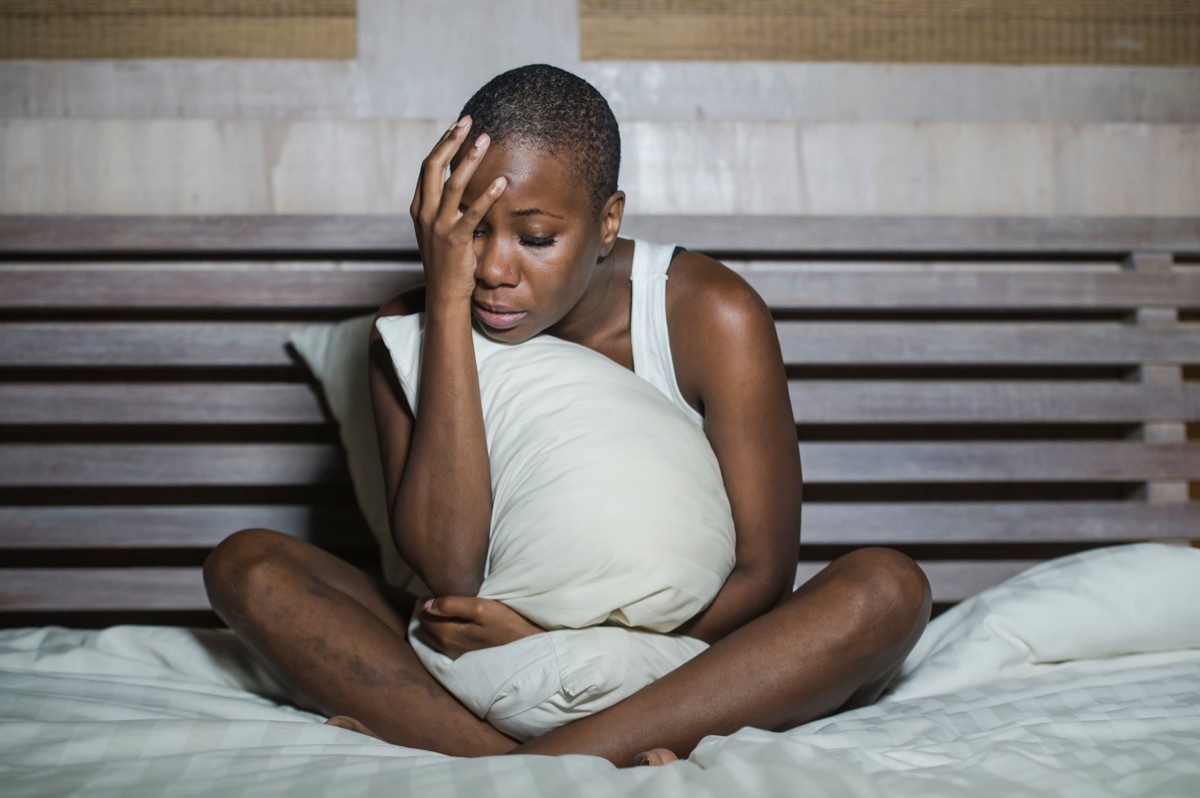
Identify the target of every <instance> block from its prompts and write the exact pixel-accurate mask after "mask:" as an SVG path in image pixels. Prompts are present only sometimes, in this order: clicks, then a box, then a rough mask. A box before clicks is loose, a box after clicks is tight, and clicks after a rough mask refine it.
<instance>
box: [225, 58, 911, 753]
mask: <svg viewBox="0 0 1200 798" xmlns="http://www.w3.org/2000/svg"><path fill="white" fill-rule="evenodd" d="M619 160H620V142H619V134H618V132H617V126H616V122H615V120H614V119H613V116H612V113H611V111H610V110H609V108H608V105H607V103H606V102H605V101H604V99H603V97H601V96H600V95H599V94H598V93H597V92H596V91H595V89H594V88H592V87H591V86H590V85H588V84H587V83H586V82H584V81H582V80H580V79H579V78H577V77H575V76H573V75H570V74H569V73H566V72H563V71H562V70H558V69H555V68H553V67H547V66H541V65H539V66H531V67H522V68H520V69H516V70H512V71H510V72H507V73H505V74H503V75H501V76H499V77H497V78H495V79H493V80H492V81H491V82H489V83H488V85H487V86H485V87H484V88H483V89H481V90H480V91H479V92H478V93H477V94H476V95H475V96H474V97H473V98H472V99H471V100H470V101H469V102H468V104H467V106H466V107H465V108H464V113H463V115H462V117H461V118H460V120H459V121H458V122H457V123H456V124H455V125H454V126H453V127H451V129H450V130H448V131H446V133H445V134H443V136H442V138H441V140H440V141H439V142H438V143H437V145H436V146H435V147H434V148H433V150H432V152H431V153H430V154H429V156H428V157H427V158H426V160H425V162H424V164H423V165H422V170H421V176H420V178H419V180H418V184H417V188H416V193H415V195H414V198H413V203H412V209H411V210H412V217H413V222H414V225H415V227H416V232H417V239H418V242H419V246H420V249H421V256H422V262H423V264H424V269H425V276H426V284H425V286H424V287H423V289H421V290H419V291H417V292H413V293H409V294H405V295H401V296H399V297H396V298H394V299H392V300H390V301H389V302H387V303H386V304H385V305H384V306H383V307H382V308H381V310H380V315H381V316H391V315H397V314H407V313H413V312H418V311H423V312H424V313H425V339H424V352H423V366H422V379H421V387H420V401H419V405H420V407H421V408H422V412H421V414H420V416H419V417H417V418H414V417H413V415H412V413H411V412H410V411H409V409H408V406H407V403H406V402H405V400H404V397H403V394H402V392H401V390H400V388H399V386H398V384H397V381H396V378H395V376H394V373H393V372H392V369H391V365H390V362H389V359H388V357H387V353H386V351H384V350H383V347H382V345H381V342H380V341H379V339H378V335H376V337H375V338H374V339H373V343H372V347H373V348H372V365H371V381H372V398H373V401H374V406H375V414H376V421H377V425H378V428H379V430H380V446H381V454H382V460H383V466H384V477H385V484H386V486H387V491H388V501H389V507H390V510H391V521H392V528H393V535H394V538H395V542H396V545H397V547H398V549H399V551H400V554H401V555H402V556H403V557H404V558H405V559H406V560H407V561H408V562H409V563H410V564H411V565H412V566H413V567H414V569H415V570H416V571H417V573H418V574H419V575H420V576H421V577H422V578H423V580H424V581H425V583H426V584H427V585H428V586H429V587H430V589H431V590H432V592H433V594H434V595H435V596H437V597H438V598H436V599H435V600H433V601H431V602H427V603H426V604H425V605H424V606H423V607H422V608H420V609H418V610H415V611H416V612H417V613H418V614H419V615H418V617H419V621H420V624H421V628H422V630H423V632H424V635H425V638H426V639H427V640H430V641H432V644H433V645H434V646H435V647H437V648H439V649H441V650H442V651H443V652H444V653H446V654H447V655H449V656H452V657H453V656H457V655H459V654H461V653H462V652H465V651H470V650H474V649H478V648H483V647H487V646H494V645H501V644H504V643H507V642H511V641H513V640H516V639H518V638H521V637H524V636H527V635H531V634H536V633H538V632H539V631H541V630H540V629H538V628H537V627H536V626H534V625H533V624H531V623H530V622H529V621H527V620H526V619H524V618H522V617H521V616H520V615H518V614H517V613H516V612H514V611H512V610H510V609H509V608H507V607H506V606H504V605H503V604H500V603H497V602H491V601H487V600H484V599H478V598H475V597H474V596H475V595H476V592H477V591H478V588H479V586H480V583H481V581H482V579H483V573H484V563H485V559H486V555H487V544H488V529H489V523H490V517H491V494H490V480H489V464H488V454H487V448H486V443H485V438H484V430H483V420H482V411H481V407H480V399H479V384H478V375H477V370H476V363H475V355H474V350H473V348H472V341H471V330H472V326H473V325H475V326H477V327H478V329H479V330H481V331H482V332H483V333H484V334H486V335H488V336H489V337H491V338H493V339H495V340H498V341H503V342H509V343H517V342H521V341H524V340H527V339H529V338H531V337H533V336H535V335H540V334H543V333H545V334H552V335H555V336H558V337H560V338H563V339H566V340H569V341H573V342H575V343H578V344H581V345H583V346H586V347H589V348H591V349H593V350H595V351H597V352H599V353H601V354H603V355H605V356H607V357H608V358H610V359H611V360H613V361H615V362H616V363H618V364H620V365H622V366H625V367H626V368H630V369H635V370H636V371H637V372H638V373H639V374H643V373H647V374H648V373H649V372H651V371H657V373H658V384H659V387H660V388H662V390H663V391H664V393H666V394H667V395H668V398H671V399H672V400H673V401H675V402H676V403H677V404H680V405H681V407H684V409H685V410H686V411H688V412H691V413H692V414H695V415H696V416H697V418H698V419H701V420H702V423H703V428H704V432H705V434H706V435H707V436H708V439H709V441H710V443H711V444H712V447H713V450H714V452H715V453H716V456H717V460H718V462H719V463H720V466H721V473H722V476H723V481H724V483H725V487H726V490H727V492H728V495H729V501H730V506H731V508H732V512H733V519H734V524H735V528H736V535H737V542H736V565H735V566H734V570H733V572H732V573H731V575H730V576H729V578H728V579H727V581H726V582H725V584H724V586H723V587H722V588H721V590H720V592H719V593H718V594H717V596H716V598H715V599H714V600H713V601H712V603H711V604H710V605H709V606H708V607H707V608H706V609H705V610H703V611H702V612H701V613H700V614H698V615H697V616H695V617H694V618H693V619H692V620H691V621H689V622H688V623H687V624H686V626H685V627H683V628H681V629H680V630H678V631H680V632H682V633H684V634H687V635H689V636H691V637H694V638H697V639H699V640H702V641H705V642H707V643H709V644H711V647H710V648H708V649H707V650H706V651H704V652H702V653H701V654H699V655H698V656H696V657H695V658H694V659H692V660H690V661H689V662H687V663H686V664H684V665H682V666H681V667H679V668H678V669H677V670H675V671H673V672H671V673H669V674H667V675H666V676H664V677H663V678H661V679H660V680H659V681H657V682H655V683H653V684H651V685H650V686H648V687H646V688H645V689H643V690H641V691H639V692H637V693H636V694H634V695H633V696H631V697H629V698H627V699H626V700H624V701H622V702H620V703H618V704H617V705H615V706H613V707H611V708H609V709H607V710H604V711H602V712H600V713H598V714H596V715H593V716H590V717H587V718H584V719H582V720H579V721H576V722H574V723H571V724H569V725H567V726H564V727H562V728H560V729H557V730H555V731H553V732H551V733H549V734H546V735H545V736H542V737H539V738H537V739H534V740H531V741H529V742H527V743H525V744H523V745H521V746H519V747H518V746H517V744H516V743H515V742H514V741H513V740H511V739H509V738H508V737H506V736H505V735H503V734H501V733H500V732H499V731H497V730H496V729H495V728H493V727H491V726H490V725H488V724H487V723H486V722H484V721H482V720H480V719H479V718H477V717H476V716H475V715H473V714H471V713H470V712H468V711H467V710H466V709H465V708H464V707H463V706H462V705H461V704H459V703H458V702H457V701H456V700H455V699H454V698H453V697H452V696H451V695H450V694H449V693H447V692H446V690H445V689H444V688H442V686H441V685H440V684H438V682H436V681H435V680H434V679H433V678H432V677H431V676H430V675H429V674H428V672H426V671H425V669H424V668H423V667H422V666H421V664H420V662H419V661H418V660H417V658H416V656H415V655H414V653H413V649H412V647H411V646H410V645H409V643H408V642H407V640H406V638H405V629H406V625H407V622H408V620H409V618H410V617H411V614H412V612H414V603H413V602H414V600H413V599H412V597H408V596H404V595H402V594H401V593H400V592H399V591H397V590H395V589H393V588H389V587H388V586H385V585H383V584H381V583H379V582H377V581H376V580H373V579H372V578H370V577H368V576H367V575H366V574H363V573H361V572H359V571H357V570H356V569H354V568H352V567H350V566H349V565H347V564H345V563H342V562H340V561H338V560H337V559H336V558H334V557H332V556H331V555H329V554H327V553H325V552H322V551H320V550H318V549H316V548H314V547H312V546H309V545H307V544H305V543H302V542H300V541H297V540H294V539H292V538H290V537H287V536H285V535H281V534H279V533H274V532H269V531H266V530H244V531H242V532H239V533H237V534H236V535H234V536H232V537H231V538H229V539H228V540H226V541H225V542H223V543H222V544H221V545H220V546H219V547H218V548H217V549H216V550H214V552H213V555H212V556H211V557H210V559H209V561H208V562H207V563H206V565H205V581H206V585H207V586H208V590H209V595H210V597H211V600H212V603H213V607H214V609H215V610H216V611H217V612H218V614H219V615H220V616H221V617H222V618H223V619H224V620H225V621H226V623H228V624H229V626H230V627H231V628H232V629H233V630H234V631H235V632H236V633H237V634H238V635H239V637H240V638H241V639H242V640H243V641H245V642H246V644H247V645H248V646H249V647H250V648H251V649H253V650H254V651H255V652H256V653H257V654H258V655H259V656H260V657H261V658H262V659H263V661H264V662H265V663H266V664H267V666H268V667H269V668H270V669H271V670H272V671H273V672H274V674H275V675H276V676H277V677H278V678H279V679H280V681H281V682H282V683H283V684H284V685H285V686H286V687H287V688H288V689H289V690H290V691H291V693H292V695H293V696H294V697H295V699H296V700H297V701H298V702H300V703H302V704H304V705H306V706H309V707H312V708H313V709H315V710H317V711H319V712H322V713H325V714H327V715H330V716H341V718H340V719H338V720H335V721H334V722H336V723H339V724H342V725H346V726H349V727H351V728H356V729H359V730H362V731H368V732H369V733H372V734H375V735H377V736H379V737H381V738H382V739H385V740H388V741H390V742H393V743H396V744H401V745H406V746H411V747H416V748H425V749H429V750H436V751H441V752H444V753H448V754H455V755H463V756H480V755H488V754H500V753H508V752H516V753H539V754H557V753H585V754H594V755H598V756H603V757H606V758H608V759H609V760H610V761H612V762H614V763H615V764H618V765H630V764H636V763H642V762H648V763H654V764H657V763H661V762H665V761H669V760H670V759H673V758H674V755H675V753H679V754H684V755H686V754H687V753H688V752H690V751H691V750H692V748H693V747H694V746H695V745H696V743H697V742H698V741H699V740H700V739H701V738H702V737H703V736H705V735H708V734H727V733H730V732H732V731H735V730H736V729H738V728H740V727H742V726H757V727H760V728H766V729H786V728H791V727H793V726H795V725H798V724H800V723H803V722H805V721H807V720H811V719H813V718H815V717H819V716H821V715H825V714H829V713H831V712H835V711H837V710H839V709H842V708H845V707H848V706H853V705H857V704H862V703H866V702H870V701H873V700H874V699H875V698H876V697H878V695H879V694H880V693H881V692H882V691H883V689H884V688H885V687H886V685H887V683H888V681H889V680H890V679H891V678H892V677H893V676H894V674H895V673H896V671H897V670H898V668H899V666H900V663H901V662H902V660H903V659H904V657H905V655H906V654H907V653H908V651H909V650H910V649H911V648H912V646H913V645H914V644H915V642H916V640H917V638H918V637H919V636H920V633H921V631H922V630H923V628H924V625H925V623H926V621H927V620H928V617H929V608H930V598H929V588H928V584H927V582H926V580H925V578H924V576H923V574H922V573H921V572H920V570H919V569H918V568H917V567H916V565H915V564H914V563H912V561H911V560H909V559H908V558H906V557H904V556H903V555H900V554H898V553H895V552H891V551H886V550H879V549H868V550H862V551H858V552H855V553H852V554H849V555H846V556H845V557H842V558H840V559H839V560H837V561H835V562H834V563H832V564H831V565H830V566H829V567H827V568H826V569H825V570H824V571H822V572H821V573H820V574H819V575H818V576H816V577H815V578H813V579H812V580H810V581H809V582H808V583H806V584H805V585H803V586H802V587H801V588H800V589H799V590H797V591H795V592H792V589H791V588H792V579H793V575H794V571H795V564H796V560H797V554H798V550H797V547H798V545H799V529H800V501H801V498H800V497H801V473H800V462H799V454H798V451H797V447H796V438H795V427H794V424H793V419H792V411H791V404H790V401H789V397H788V391H787V381H786V376H785V373H784V368H783V363H782V357H781V354H780V350H779V344H778V341H777V338H776V334H775V327H774V323H773V321H772V319H771V316H770V313H769V312H768V310H767V308H766V307H765V305H764V304H763V302H762V301H761V299H760V298H759V297H758V296H757V295H756V294H755V293H754V291H753V290H752V289H750V288H749V287H748V286H747V285H746V284H745V283H744V282H743V281H742V280H741V279H740V278H739V277H737V276H736V275H735V274H734V273H732V272H731V271H730V270H728V269H727V268H725V267H724V266H722V265H721V264H719V263H717V262H715V261H713V260H711V259H709V258H707V257H704V256H701V255H698V254H694V253H689V252H678V253H677V254H676V255H675V256H674V257H673V258H669V259H667V261H665V262H664V263H663V264H662V267H661V268H662V270H664V271H665V273H664V274H662V275H660V278H661V279H658V280H641V281H633V280H631V270H632V265H633V252H634V244H633V242H630V241H628V240H625V239H621V238H619V237H618V233H619V231H620V225H621V219H622V215H623V213H624V208H625V195H624V194H623V193H622V192H621V191H619V190H617V172H618V169H619ZM448 167H449V168H451V173H450V177H449V178H448V179H446V178H445V174H446V170H447V168H448ZM668 278H669V279H668ZM635 291H644V292H646V293H645V295H644V296H642V297H640V298H639V304H640V305H641V306H643V307H645V306H647V303H649V305H648V306H649V307H650V308H651V310H650V320H651V321H650V322H646V323H648V324H651V323H652V322H653V319H655V318H657V319H659V320H660V321H661V322H662V325H661V326H662V329H661V330H660V333H661V334H660V335H657V336H655V335H654V334H652V333H650V332H649V331H648V330H646V329H643V328H642V327H640V326H639V325H642V324H643V321H642V319H641V317H640V315H635V314H633V313H632V308H633V306H634V303H635V300H634V293H635ZM655 303H657V305H656V304H655ZM351 719H353V720H351Z"/></svg>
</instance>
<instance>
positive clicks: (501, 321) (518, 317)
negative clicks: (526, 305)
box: [471, 300, 527, 330]
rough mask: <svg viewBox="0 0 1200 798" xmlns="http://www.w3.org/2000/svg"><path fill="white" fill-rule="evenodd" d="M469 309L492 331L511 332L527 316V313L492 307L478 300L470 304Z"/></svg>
mask: <svg viewBox="0 0 1200 798" xmlns="http://www.w3.org/2000/svg"><path fill="white" fill-rule="evenodd" d="M471 309H472V310H473V311H474V312H475V318H477V319H479V321H481V322H483V323H484V324H485V325H487V326H488V327H490V328H492V329H493V330H511V329H512V328H513V327H516V326H517V325H518V324H520V323H521V321H522V320H523V319H524V318H525V316H526V315H527V311H524V310H509V309H507V308H498V307H493V306H491V305H485V304H484V303H482V302H479V301H478V300H475V301H473V302H472V303H471Z"/></svg>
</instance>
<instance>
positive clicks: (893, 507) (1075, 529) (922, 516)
mask: <svg viewBox="0 0 1200 798" xmlns="http://www.w3.org/2000/svg"><path fill="white" fill-rule="evenodd" d="M1193 538H1200V503H1191V504H1143V503H1140V502H1005V503H979V502H960V503H949V504H938V503H925V502H912V503H856V504H834V503H828V504H826V503H821V502H810V503H808V504H806V505H805V506H804V526H803V532H802V534H801V542H802V543H805V544H812V545H840V546H889V545H896V544H944V543H949V544H954V543H995V542H1005V543H1084V542H1100V541H1127V540H1164V539H1182V540H1191V539H1193Z"/></svg>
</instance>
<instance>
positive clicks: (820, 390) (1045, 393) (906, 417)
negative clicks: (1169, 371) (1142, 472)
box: [789, 380, 1200, 424]
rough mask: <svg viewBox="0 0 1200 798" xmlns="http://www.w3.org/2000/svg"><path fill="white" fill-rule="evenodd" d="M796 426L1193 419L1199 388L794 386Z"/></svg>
mask: <svg viewBox="0 0 1200 798" xmlns="http://www.w3.org/2000/svg"><path fill="white" fill-rule="evenodd" d="M789 388H790V390H791V395H792V411H793V413H794V415H795V417H796V421H797V423H801V424H845V423H879V424H896V423H925V424H939V423H941V424H966V423H980V422H983V423H1016V422H1038V423H1043V422H1053V423H1097V422H1125V423H1129V422H1136V421H1168V420H1183V419H1200V384H1197V385H1189V384H1186V383H1182V384H1178V385H1165V386H1154V385H1141V384H1136V383H1115V382H1068V381H1062V382H1052V381H1032V380H1030V381H1013V382H1000V381H971V382H949V381H941V380H938V381H928V382H900V381H890V380H836V381H821V380H795V381H792V382H791V383H789Z"/></svg>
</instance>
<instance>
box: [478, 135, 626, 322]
mask: <svg viewBox="0 0 1200 798" xmlns="http://www.w3.org/2000/svg"><path fill="white" fill-rule="evenodd" d="M501 175H503V176H504V177H505V178H507V180H508V185H507V186H506V187H505V189H504V193H503V194H501V195H500V198H499V199H498V200H497V201H496V203H495V204H494V205H492V207H491V208H490V209H489V210H488V213H487V215H486V216H485V217H484V219H483V221H482V222H481V223H480V225H479V227H478V228H476V230H475V242H474V248H475V259H476V264H477V265H476V268H475V293H474V296H473V298H472V311H473V313H474V316H475V319H476V321H477V322H478V324H479V328H480V329H481V330H482V331H483V332H484V333H485V334H487V335H488V336H489V337H490V338H493V339H495V340H498V341H505V342H509V343H516V342H519V341H525V340H528V339H529V338H532V337H533V336H535V335H537V334H538V333H541V332H546V331H549V332H552V333H553V332H555V331H556V330H561V329H563V328H564V327H565V328H574V327H578V326H580V325H579V321H581V319H579V318H577V317H579V316H580V315H581V314H582V312H583V311H581V310H580V306H581V303H582V304H584V305H587V304H589V303H586V302H583V300H584V298H585V297H586V296H589V289H593V276H594V275H595V273H596V270H597V261H598V260H599V259H600V258H601V256H602V255H604V254H605V253H606V252H607V250H608V248H610V247H611V246H612V242H611V240H606V237H605V234H604V233H605V226H604V224H603V223H602V221H601V220H598V219H596V218H595V216H594V214H593V212H592V207H591V197H590V195H589V192H588V190H587V188H588V187H587V186H585V185H583V184H582V182H581V181H580V180H579V179H578V177H577V175H576V173H575V172H574V170H572V169H571V168H570V166H569V164H568V163H567V161H566V160H565V159H563V158H560V157H557V156H555V155H551V154H548V153H546V152H542V151H539V150H537V149H534V148H531V147H523V146H515V147H506V146H493V147H492V148H491V149H489V150H488V152H487V153H486V154H485V155H484V157H483V160H482V161H481V162H480V164H479V168H478V169H477V170H476V172H475V174H474V175H473V176H472V178H471V182H470V183H468V184H467V187H466V190H465V191H464V192H463V199H462V201H463V208H464V209H465V208H466V207H467V206H468V205H470V204H471V203H472V202H474V201H475V200H476V199H477V198H478V197H479V196H480V195H481V194H482V193H483V191H485V190H486V189H487V187H488V186H489V185H491V183H492V181H493V180H495V179H496V178H497V177H500V176H501ZM602 218H603V214H602ZM615 234H616V233H615V230H614V231H613V235H612V237H614V238H615ZM593 292H594V291H593ZM574 332H576V333H579V332H581V331H580V330H574ZM564 337H579V336H578V335H572V336H564Z"/></svg>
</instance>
